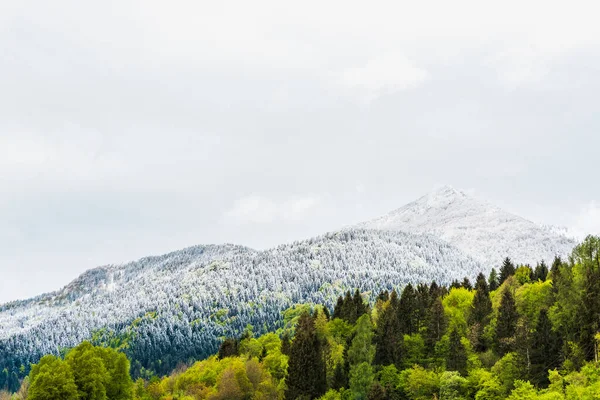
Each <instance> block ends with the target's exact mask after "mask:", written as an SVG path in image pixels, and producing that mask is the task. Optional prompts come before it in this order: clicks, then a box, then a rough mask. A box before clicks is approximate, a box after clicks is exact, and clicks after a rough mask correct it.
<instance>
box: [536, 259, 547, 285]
mask: <svg viewBox="0 0 600 400" xmlns="http://www.w3.org/2000/svg"><path fill="white" fill-rule="evenodd" d="M547 276H548V267H547V266H546V263H545V262H544V261H543V260H542V262H541V263H539V264H538V265H537V266H536V267H535V271H534V273H533V280H534V281H542V282H544V281H545V280H546V277H547Z"/></svg>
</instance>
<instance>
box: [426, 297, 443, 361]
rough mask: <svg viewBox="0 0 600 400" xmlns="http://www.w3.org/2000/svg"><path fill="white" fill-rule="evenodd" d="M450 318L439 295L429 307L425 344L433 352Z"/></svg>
mask: <svg viewBox="0 0 600 400" xmlns="http://www.w3.org/2000/svg"><path fill="white" fill-rule="evenodd" d="M447 326H448V320H447V317H446V314H445V312H444V305H443V304H442V298H441V297H437V298H436V299H435V300H434V301H433V304H432V305H431V307H430V308H429V324H428V326H427V331H426V334H425V345H426V346H427V348H428V349H429V350H430V353H433V349H434V348H435V344H436V343H437V342H438V341H439V340H440V339H441V338H442V336H444V334H445V333H446V328H447Z"/></svg>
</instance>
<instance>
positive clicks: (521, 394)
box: [508, 380, 538, 400]
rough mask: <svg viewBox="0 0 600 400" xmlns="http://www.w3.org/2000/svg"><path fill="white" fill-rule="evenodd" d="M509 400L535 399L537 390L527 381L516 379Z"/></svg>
mask: <svg viewBox="0 0 600 400" xmlns="http://www.w3.org/2000/svg"><path fill="white" fill-rule="evenodd" d="M514 386H515V388H514V389H513V391H512V393H511V395H510V396H508V399H509V400H535V399H537V398H538V395H537V391H536V390H535V388H534V387H533V385H532V384H531V383H529V382H526V381H522V380H516V381H515V385H514Z"/></svg>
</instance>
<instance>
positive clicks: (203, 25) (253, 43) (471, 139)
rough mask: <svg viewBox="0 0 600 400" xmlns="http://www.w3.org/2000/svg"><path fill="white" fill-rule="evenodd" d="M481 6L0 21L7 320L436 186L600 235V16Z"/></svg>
mask: <svg viewBox="0 0 600 400" xmlns="http://www.w3.org/2000/svg"><path fill="white" fill-rule="evenodd" d="M92 3H95V4H92ZM489 4H490V2H482V1H473V2H465V1H460V0H452V1H443V2H442V1H439V2H430V1H418V2H416V1H410V2H398V1H394V2H389V3H387V4H385V3H378V2H364V1H361V2H352V1H348V0H345V1H327V2H323V1H302V2H296V3H293V6H292V3H290V2H281V1H269V2H265V1H243V2H242V1H237V2H228V1H185V2H184V1H169V2H165V1H150V0H144V1H138V2H134V1H127V0H119V1H114V2H113V1H106V0H105V1H97V2H89V1H64V0H56V1H52V2H47V1H18V0H4V1H0V54H1V57H0V221H1V222H0V273H1V278H0V302H3V301H8V300H12V299H17V298H26V297H30V296H33V295H36V294H39V293H42V292H46V291H50V290H54V289H58V288H59V287H62V286H63V285H65V284H67V283H68V282H69V281H70V280H71V279H73V278H75V277H76V276H77V275H78V274H80V273H81V272H83V271H85V270H86V269H89V268H91V267H94V266H98V265H102V264H107V263H118V262H123V261H128V260H132V259H136V258H139V257H142V256H146V255H151V254H161V253H164V252H167V251H170V250H175V249H179V248H182V247H185V246H189V245H194V244H201V243H222V242H232V243H238V244H245V245H248V246H251V247H255V248H265V247H269V246H273V245H276V244H279V243H282V242H287V241H291V240H294V239H302V238H306V237H309V236H312V235H316V234H320V233H323V232H326V231H329V230H333V229H337V228H339V227H341V226H344V225H348V224H351V223H355V222H358V221H361V220H365V219H369V218H372V217H375V216H378V215H381V214H383V213H385V212H388V211H390V210H391V209H394V208H398V207H400V206H402V205H403V204H405V203H407V202H409V201H411V200H414V199H416V198H417V197H419V196H421V195H423V194H425V193H427V192H429V191H431V190H432V189H433V188H435V187H436V186H439V185H443V184H450V185H453V186H455V187H457V188H462V189H466V190H471V191H473V192H474V193H476V194H477V195H478V196H480V197H483V198H486V199H488V200H489V201H491V202H492V203H495V204H497V205H499V206H501V207H504V208H506V209H507V210H509V211H512V212H515V213H517V214H519V215H521V216H524V217H527V218H529V219H532V220H534V221H537V222H543V223H552V224H558V225H564V226H568V227H570V228H573V229H577V230H578V231H580V232H591V231H596V232H598V231H600V184H599V182H600V175H599V172H600V163H599V161H600V159H599V155H600V132H599V129H600V99H599V93H600V24H598V15H599V11H600V10H598V9H597V8H596V6H594V2H587V3H577V2H573V1H571V2H564V1H561V2H556V3H554V2H551V1H539V2H534V1H528V2H522V1H502V2H495V7H489Z"/></svg>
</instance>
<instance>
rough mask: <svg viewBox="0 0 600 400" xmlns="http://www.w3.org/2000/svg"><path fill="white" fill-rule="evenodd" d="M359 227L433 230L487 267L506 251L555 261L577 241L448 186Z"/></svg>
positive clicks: (520, 258)
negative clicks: (556, 257)
mask: <svg viewBox="0 0 600 400" xmlns="http://www.w3.org/2000/svg"><path fill="white" fill-rule="evenodd" d="M357 227H358V228H362V229H379V230H389V231H406V232H411V233H429V234H432V235H435V236H437V237H439V238H441V239H443V240H446V241H448V242H449V243H451V244H453V245H455V246H456V247H458V248H459V249H461V250H463V251H464V252H465V253H467V254H470V255H471V256H472V257H474V258H476V259H478V260H479V261H481V262H482V263H484V264H485V265H486V266H488V267H489V268H491V266H498V265H500V264H501V262H502V260H503V259H504V258H505V257H507V256H508V257H511V258H512V259H513V260H514V261H516V262H519V263H528V264H531V265H534V266H535V264H536V263H537V262H539V261H541V260H545V261H546V262H551V261H552V260H553V259H554V257H555V256H556V255H559V256H565V255H567V254H569V253H570V252H571V250H572V249H573V247H574V246H575V245H576V242H575V240H574V239H572V238H569V237H567V236H566V235H565V234H561V233H559V231H558V230H557V229H556V228H553V227H548V226H541V225H537V224H535V223H533V222H531V221H528V220H526V219H524V218H521V217H519V216H516V215H513V214H511V213H508V212H505V211H503V210H501V209H500V208H498V207H495V206H492V205H490V204H488V203H486V202H484V201H481V200H478V199H476V198H474V197H471V196H469V195H467V194H466V193H464V192H462V191H459V190H456V189H454V188H452V187H450V186H445V187H442V188H440V189H438V190H436V191H434V192H433V193H430V194H428V195H426V196H423V197H421V198H420V199H418V200H416V201H414V202H412V203H410V204H407V205H405V206H404V207H402V208H399V209H397V210H394V211H392V212H391V213H389V214H387V215H384V216H382V217H380V218H376V219H374V220H371V221H367V222H363V223H361V224H358V225H357Z"/></svg>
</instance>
